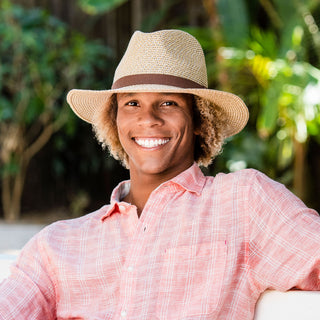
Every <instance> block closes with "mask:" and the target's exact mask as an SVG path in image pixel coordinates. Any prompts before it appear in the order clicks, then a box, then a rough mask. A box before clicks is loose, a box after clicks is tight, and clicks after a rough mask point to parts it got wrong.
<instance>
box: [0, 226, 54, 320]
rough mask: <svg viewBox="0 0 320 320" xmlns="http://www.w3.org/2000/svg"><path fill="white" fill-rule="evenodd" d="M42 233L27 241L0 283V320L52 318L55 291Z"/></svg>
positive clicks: (48, 319)
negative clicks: (5, 277)
mask: <svg viewBox="0 0 320 320" xmlns="http://www.w3.org/2000/svg"><path fill="white" fill-rule="evenodd" d="M41 235H42V232H41V233H40V234H38V235H36V236H35V237H34V238H33V239H31V240H30V241H29V243H28V244H27V245H26V246H25V248H24V249H23V250H22V252H21V255H20V256H19V258H18V260H17V262H16V263H15V264H14V265H13V266H12V267H11V275H10V277H9V278H8V279H6V280H4V281H3V282H2V283H1V284H0V319H5V320H9V319H10V320H11V319H12V320H13V319H14V320H20V319H21V320H25V319H46V320H50V319H55V290H54V284H53V282H52V277H51V275H50V274H52V273H51V271H50V270H49V268H50V264H49V261H48V258H47V257H46V252H45V248H44V246H43V243H44V240H43V239H42V237H41Z"/></svg>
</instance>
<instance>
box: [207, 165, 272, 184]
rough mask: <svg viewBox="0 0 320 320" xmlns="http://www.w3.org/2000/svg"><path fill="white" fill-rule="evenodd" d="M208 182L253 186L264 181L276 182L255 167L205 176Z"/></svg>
mask: <svg viewBox="0 0 320 320" xmlns="http://www.w3.org/2000/svg"><path fill="white" fill-rule="evenodd" d="M206 178H207V181H208V183H215V184H222V185H229V186H233V185H238V186H254V185H259V184H264V183H271V184H278V183H277V182H276V181H274V180H272V179H271V178H269V177H268V176H266V175H265V174H264V173H262V172H260V171H258V170H256V169H242V170H238V171H235V172H230V173H218V174H217V175H216V176H214V177H210V176H207V177H206Z"/></svg>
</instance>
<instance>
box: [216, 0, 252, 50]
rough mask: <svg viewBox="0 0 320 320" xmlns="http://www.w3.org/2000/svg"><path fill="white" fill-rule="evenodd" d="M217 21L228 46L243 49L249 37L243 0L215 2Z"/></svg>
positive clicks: (220, 0) (246, 13)
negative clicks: (217, 14) (218, 20)
mask: <svg viewBox="0 0 320 320" xmlns="http://www.w3.org/2000/svg"><path fill="white" fill-rule="evenodd" d="M217 8H218V12H219V19H220V22H221V25H222V32H223V35H224V39H225V41H226V44H227V45H228V46H234V47H244V46H245V44H246V40H247V39H248V35H249V21H248V12H247V8H246V3H245V1H244V0H237V1H234V0H219V1H217Z"/></svg>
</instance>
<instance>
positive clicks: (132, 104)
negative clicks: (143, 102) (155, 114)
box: [125, 101, 139, 107]
mask: <svg viewBox="0 0 320 320" xmlns="http://www.w3.org/2000/svg"><path fill="white" fill-rule="evenodd" d="M125 106H129V107H138V106H139V103H138V102H137V101H128V102H127V103H125Z"/></svg>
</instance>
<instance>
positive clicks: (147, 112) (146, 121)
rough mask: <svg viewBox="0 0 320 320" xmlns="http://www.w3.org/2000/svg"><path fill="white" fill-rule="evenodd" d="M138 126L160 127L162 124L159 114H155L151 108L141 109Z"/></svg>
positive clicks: (155, 111)
mask: <svg viewBox="0 0 320 320" xmlns="http://www.w3.org/2000/svg"><path fill="white" fill-rule="evenodd" d="M138 124H139V125H141V126H149V127H153V126H160V125H162V124H163V119H162V118H161V115H160V114H159V112H157V110H155V108H153V107H152V106H151V107H146V108H141V110H140V112H139V117H138Z"/></svg>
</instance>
